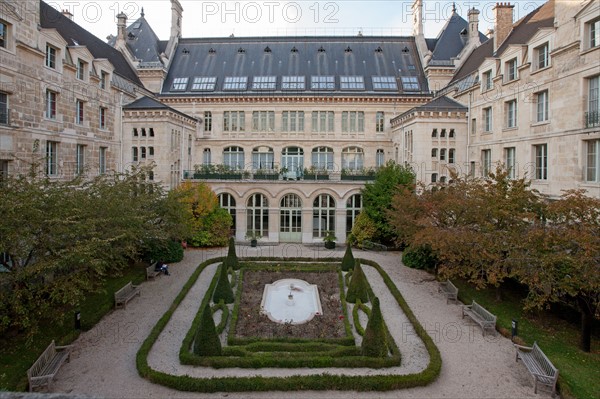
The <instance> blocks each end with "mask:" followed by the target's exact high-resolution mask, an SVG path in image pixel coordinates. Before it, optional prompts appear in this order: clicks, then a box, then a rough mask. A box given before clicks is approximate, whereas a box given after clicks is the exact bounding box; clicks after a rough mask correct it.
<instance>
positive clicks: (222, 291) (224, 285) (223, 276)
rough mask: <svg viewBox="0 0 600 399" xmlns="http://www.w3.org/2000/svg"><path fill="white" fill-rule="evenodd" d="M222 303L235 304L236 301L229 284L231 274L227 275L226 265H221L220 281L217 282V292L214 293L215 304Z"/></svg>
mask: <svg viewBox="0 0 600 399" xmlns="http://www.w3.org/2000/svg"><path fill="white" fill-rule="evenodd" d="M220 301H223V302H225V303H233V302H234V301H235V297H234V296H233V290H232V289H231V284H230V283H229V273H227V268H226V267H225V263H222V264H221V269H220V274H219V281H218V282H217V286H216V287H215V292H214V293H213V302H214V303H219V302H220Z"/></svg>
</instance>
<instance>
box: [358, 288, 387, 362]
mask: <svg viewBox="0 0 600 399" xmlns="http://www.w3.org/2000/svg"><path fill="white" fill-rule="evenodd" d="M384 327H385V326H384V324H383V316H382V315H381V308H380V306H379V298H377V297H375V298H373V308H372V309H371V314H370V315H369V321H368V323H367V328H365V335H364V336H363V340H362V344H361V350H362V354H363V355H364V356H372V357H386V356H387V355H388V352H389V350H388V347H387V343H386V342H387V339H386V332H385V328H384Z"/></svg>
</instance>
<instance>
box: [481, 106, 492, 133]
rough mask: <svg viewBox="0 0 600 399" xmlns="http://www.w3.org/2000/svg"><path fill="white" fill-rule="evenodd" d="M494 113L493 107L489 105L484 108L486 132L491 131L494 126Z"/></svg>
mask: <svg viewBox="0 0 600 399" xmlns="http://www.w3.org/2000/svg"><path fill="white" fill-rule="evenodd" d="M493 118H494V114H493V110H492V107H487V108H484V109H483V131H484V132H485V133H490V132H491V131H492V129H493V127H494V119H493Z"/></svg>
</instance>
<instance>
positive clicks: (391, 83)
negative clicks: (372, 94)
mask: <svg viewBox="0 0 600 399" xmlns="http://www.w3.org/2000/svg"><path fill="white" fill-rule="evenodd" d="M371 79H372V81H373V90H398V83H396V78H394V77H393V76H372V77H371Z"/></svg>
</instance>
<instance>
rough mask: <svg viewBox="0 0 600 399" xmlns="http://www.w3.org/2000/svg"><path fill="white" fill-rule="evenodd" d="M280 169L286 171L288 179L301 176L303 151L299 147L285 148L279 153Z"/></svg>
mask: <svg viewBox="0 0 600 399" xmlns="http://www.w3.org/2000/svg"><path fill="white" fill-rule="evenodd" d="M281 168H282V169H283V168H285V169H287V177H288V178H297V177H300V176H302V171H303V169H304V150H303V149H302V148H300V147H286V148H284V149H283V151H282V153H281Z"/></svg>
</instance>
